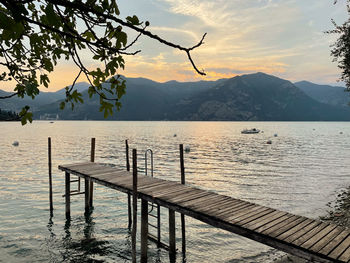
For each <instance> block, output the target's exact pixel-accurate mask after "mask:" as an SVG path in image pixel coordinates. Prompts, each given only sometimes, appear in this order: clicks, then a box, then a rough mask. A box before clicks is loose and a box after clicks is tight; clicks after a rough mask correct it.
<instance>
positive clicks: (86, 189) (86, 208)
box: [84, 178, 90, 214]
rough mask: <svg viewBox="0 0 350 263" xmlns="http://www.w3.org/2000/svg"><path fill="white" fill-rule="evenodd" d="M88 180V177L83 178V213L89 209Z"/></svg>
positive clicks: (86, 212)
mask: <svg viewBox="0 0 350 263" xmlns="http://www.w3.org/2000/svg"><path fill="white" fill-rule="evenodd" d="M89 183H90V181H89V179H86V178H85V180H84V184H85V214H88V213H89V210H90V206H89V200H90V199H89V191H90V184H89Z"/></svg>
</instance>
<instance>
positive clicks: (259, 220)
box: [242, 210, 287, 229]
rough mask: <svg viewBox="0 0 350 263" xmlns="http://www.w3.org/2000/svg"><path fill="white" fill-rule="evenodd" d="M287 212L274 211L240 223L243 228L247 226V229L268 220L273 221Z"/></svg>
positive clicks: (261, 224)
mask: <svg viewBox="0 0 350 263" xmlns="http://www.w3.org/2000/svg"><path fill="white" fill-rule="evenodd" d="M286 214H287V212H282V211H278V210H276V211H274V212H273V213H272V214H267V215H265V216H263V217H260V218H257V219H255V220H253V221H251V222H248V223H245V224H242V226H243V227H245V228H248V229H256V228H258V227H260V226H263V225H265V224H267V223H269V222H272V221H274V220H275V219H277V218H280V217H282V216H284V215H286Z"/></svg>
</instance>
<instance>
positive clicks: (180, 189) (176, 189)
mask: <svg viewBox="0 0 350 263" xmlns="http://www.w3.org/2000/svg"><path fill="white" fill-rule="evenodd" d="M172 189H173V190H174V191H170V189H169V191H159V192H157V193H154V194H153V195H152V196H153V198H162V197H163V196H168V198H171V197H172V195H173V193H175V192H181V193H182V194H181V195H183V194H185V193H188V191H189V190H188V189H187V188H183V187H179V186H175V187H172Z"/></svg>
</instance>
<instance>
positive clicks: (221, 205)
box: [204, 196, 236, 214]
mask: <svg viewBox="0 0 350 263" xmlns="http://www.w3.org/2000/svg"><path fill="white" fill-rule="evenodd" d="M235 201H236V200H232V198H231V197H229V196H227V197H226V198H222V199H221V200H219V201H218V202H217V203H214V204H212V205H209V206H208V207H207V210H210V211H212V212H213V211H215V214H216V213H217V211H221V210H223V209H226V208H228V207H229V206H230V205H232V204H233V203H236V202H235ZM204 212H205V211H204Z"/></svg>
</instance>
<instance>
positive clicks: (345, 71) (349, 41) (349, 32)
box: [326, 0, 350, 91]
mask: <svg viewBox="0 0 350 263" xmlns="http://www.w3.org/2000/svg"><path fill="white" fill-rule="evenodd" d="M347 2H348V3H347V11H348V15H349V18H348V20H347V21H345V22H344V23H343V24H342V25H338V24H337V23H336V22H335V21H334V20H332V23H333V25H334V27H335V28H334V29H333V30H330V31H327V32H326V33H328V34H337V35H339V37H338V39H337V40H336V42H335V43H334V44H332V45H331V47H332V50H331V55H332V56H333V61H334V62H338V67H339V68H340V69H341V71H342V73H341V77H340V79H341V80H342V81H344V82H345V84H346V88H347V91H350V0H348V1H347ZM334 3H335V4H336V3H337V1H336V0H335V1H334Z"/></svg>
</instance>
